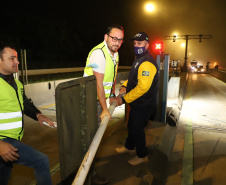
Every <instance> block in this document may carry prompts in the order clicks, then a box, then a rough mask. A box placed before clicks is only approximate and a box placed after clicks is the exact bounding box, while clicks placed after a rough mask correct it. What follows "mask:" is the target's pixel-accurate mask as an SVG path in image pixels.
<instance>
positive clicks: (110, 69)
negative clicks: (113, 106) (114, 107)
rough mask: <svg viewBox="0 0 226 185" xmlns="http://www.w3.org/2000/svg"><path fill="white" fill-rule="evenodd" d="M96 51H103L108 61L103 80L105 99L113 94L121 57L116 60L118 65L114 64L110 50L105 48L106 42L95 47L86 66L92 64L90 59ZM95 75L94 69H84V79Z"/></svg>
mask: <svg viewBox="0 0 226 185" xmlns="http://www.w3.org/2000/svg"><path fill="white" fill-rule="evenodd" d="M96 49H101V50H102V51H103V54H104V57H105V60H106V67H105V73H104V80H103V86H104V91H105V97H106V98H108V97H109V96H110V93H111V89H112V86H113V84H114V81H115V78H116V73H117V70H118V60H119V57H118V56H117V58H116V64H114V61H113V60H112V58H111V55H110V54H109V52H108V49H107V48H106V46H105V43H104V41H103V42H102V43H100V44H99V45H97V46H96V47H94V48H93V49H92V50H91V51H90V52H89V55H88V57H87V60H86V66H87V65H88V64H89V63H90V61H89V58H90V55H91V54H92V52H93V51H94V50H96ZM91 75H93V70H92V67H85V69H84V77H86V76H91Z"/></svg>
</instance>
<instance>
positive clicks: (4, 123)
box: [0, 78, 24, 140]
mask: <svg viewBox="0 0 226 185" xmlns="http://www.w3.org/2000/svg"><path fill="white" fill-rule="evenodd" d="M15 81H16V84H17V93H16V91H15V89H14V88H13V87H12V86H11V85H10V84H8V83H7V82H6V81H5V80H3V79H2V78H0V89H1V90H0V139H4V138H7V137H9V138H13V139H16V140H21V139H22V137H23V109H24V106H23V85H22V84H21V83H20V82H19V81H18V80H16V79H15Z"/></svg>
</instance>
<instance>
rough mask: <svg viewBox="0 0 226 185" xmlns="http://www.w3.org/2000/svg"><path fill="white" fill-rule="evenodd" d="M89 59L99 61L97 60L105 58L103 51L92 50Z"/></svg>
mask: <svg viewBox="0 0 226 185" xmlns="http://www.w3.org/2000/svg"><path fill="white" fill-rule="evenodd" d="M90 58H98V59H99V58H105V57H104V53H103V51H102V50H101V49H99V48H98V49H95V50H93V52H92V53H91V55H90Z"/></svg>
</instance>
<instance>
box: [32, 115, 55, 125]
mask: <svg viewBox="0 0 226 185" xmlns="http://www.w3.org/2000/svg"><path fill="white" fill-rule="evenodd" d="M36 116H37V118H38V122H39V123H40V124H41V125H43V122H44V121H45V122H46V123H47V124H48V125H49V126H51V127H56V125H55V124H54V122H53V121H52V120H51V119H49V118H48V117H46V116H45V115H43V114H40V113H38V114H37V115H36Z"/></svg>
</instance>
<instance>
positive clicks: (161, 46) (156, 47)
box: [154, 42, 163, 51]
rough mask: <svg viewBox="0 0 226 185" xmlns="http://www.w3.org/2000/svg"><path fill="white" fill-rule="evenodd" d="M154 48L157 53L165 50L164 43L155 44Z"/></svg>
mask: <svg viewBox="0 0 226 185" xmlns="http://www.w3.org/2000/svg"><path fill="white" fill-rule="evenodd" d="M154 48H155V50H156V51H162V50H163V42H155V43H154Z"/></svg>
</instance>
